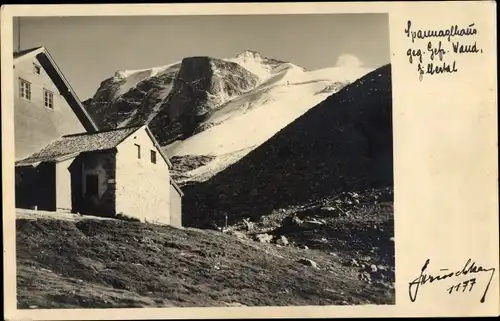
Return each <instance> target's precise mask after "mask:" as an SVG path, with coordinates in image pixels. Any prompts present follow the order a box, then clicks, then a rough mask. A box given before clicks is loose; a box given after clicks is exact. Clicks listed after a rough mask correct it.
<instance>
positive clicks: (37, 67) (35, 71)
mask: <svg viewBox="0 0 500 321" xmlns="http://www.w3.org/2000/svg"><path fill="white" fill-rule="evenodd" d="M33 72H34V73H35V74H37V75H39V74H40V73H41V72H42V68H41V67H40V66H39V65H37V64H33Z"/></svg>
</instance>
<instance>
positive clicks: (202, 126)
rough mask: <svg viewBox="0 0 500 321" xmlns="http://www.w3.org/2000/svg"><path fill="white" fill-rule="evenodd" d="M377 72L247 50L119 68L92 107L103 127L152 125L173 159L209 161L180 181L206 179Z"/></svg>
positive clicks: (88, 102)
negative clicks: (313, 66)
mask: <svg viewBox="0 0 500 321" xmlns="http://www.w3.org/2000/svg"><path fill="white" fill-rule="evenodd" d="M370 71H372V70H371V69H367V68H359V67H332V68H325V69H319V70H313V71H308V70H306V69H304V68H302V67H300V66H297V65H294V64H292V63H290V62H285V61H280V60H276V59H272V58H267V57H264V56H262V55H261V54H260V53H258V52H255V51H250V50H247V51H244V52H242V53H240V54H238V55H236V56H235V57H231V58H225V59H218V58H213V57H188V58H185V59H183V60H182V61H181V62H177V63H174V64H170V65H166V66H160V67H155V68H150V69H143V70H125V71H117V72H116V73H115V75H114V77H111V78H109V79H106V80H105V81H103V82H102V83H101V86H100V87H99V89H98V90H97V92H96V94H95V95H94V97H93V98H92V99H90V100H89V101H87V102H86V104H87V106H88V109H89V111H90V113H91V114H92V116H93V117H94V118H95V120H96V121H98V123H99V124H100V125H101V127H103V128H113V127H119V126H126V125H136V124H139V123H148V124H149V127H150V128H151V129H152V131H153V133H154V134H155V136H156V137H157V139H158V141H159V142H160V144H162V146H165V147H164V148H165V150H166V152H167V154H168V155H169V156H170V157H173V156H176V159H181V158H182V157H187V156H210V157H208V158H204V159H206V160H207V161H206V163H204V164H202V165H201V166H199V167H198V168H195V169H191V170H189V171H187V172H186V171H185V172H183V173H182V178H181V182H182V181H192V180H196V181H204V180H206V179H208V178H210V177H211V176H213V175H214V174H216V173H218V172H220V171H221V170H223V169H224V168H226V167H227V166H229V165H231V164H233V163H234V162H236V161H238V160H239V159H241V158H242V157H244V156H245V155H246V154H248V153H249V152H250V151H252V150H253V149H254V148H256V147H258V146H259V145H261V144H262V143H264V142H265V141H267V140H268V139H269V138H271V137H272V136H273V135H275V134H276V133H277V132H278V131H280V130H281V129H282V128H283V127H285V126H287V125H288V124H289V123H291V122H293V121H294V120H295V119H297V118H298V117H300V116H301V115H303V114H304V113H305V112H306V111H308V110H309V109H310V108H312V107H314V106H316V105H317V104H319V103H320V102H321V101H323V100H325V99H326V98H327V97H328V96H330V95H331V94H333V93H335V92H337V91H339V90H340V89H342V88H343V87H344V86H346V85H347V84H349V83H352V82H353V81H355V80H356V79H358V78H360V77H362V76H364V75H365V74H367V73H369V72H370Z"/></svg>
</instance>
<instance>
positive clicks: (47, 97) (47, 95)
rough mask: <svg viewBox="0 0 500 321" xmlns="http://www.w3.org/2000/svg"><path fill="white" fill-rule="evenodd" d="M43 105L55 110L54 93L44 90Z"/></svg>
mask: <svg viewBox="0 0 500 321" xmlns="http://www.w3.org/2000/svg"><path fill="white" fill-rule="evenodd" d="M43 104H44V105H45V107H47V108H50V109H54V93H53V92H51V91H49V90H46V89H44V90H43Z"/></svg>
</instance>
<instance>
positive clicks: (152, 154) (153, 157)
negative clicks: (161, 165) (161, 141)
mask: <svg viewBox="0 0 500 321" xmlns="http://www.w3.org/2000/svg"><path fill="white" fill-rule="evenodd" d="M151 163H153V164H156V152H155V151H154V150H152V151H151Z"/></svg>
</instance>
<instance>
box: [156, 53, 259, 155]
mask: <svg viewBox="0 0 500 321" xmlns="http://www.w3.org/2000/svg"><path fill="white" fill-rule="evenodd" d="M257 81H258V78H257V76H255V75H254V74H252V73H250V72H249V71H247V70H246V69H244V68H243V67H241V66H240V65H238V64H236V63H233V62H228V61H224V60H221V59H215V58H210V57H190V58H185V59H184V60H183V61H182V65H181V68H180V70H179V73H178V74H177V77H176V79H175V82H174V87H173V89H172V92H171V93H170V94H169V97H167V99H166V100H165V102H164V103H163V104H162V106H161V108H160V112H159V113H158V115H157V116H156V117H155V118H154V119H153V120H152V121H151V123H150V124H149V127H150V128H151V130H152V131H153V132H154V133H155V134H156V136H157V139H158V141H159V142H160V144H161V145H166V144H169V143H171V142H173V141H174V140H176V139H185V138H188V137H189V136H190V135H191V134H192V133H193V132H194V131H195V129H196V127H197V126H198V124H199V123H200V122H201V121H202V120H203V119H205V117H206V116H207V115H208V114H209V113H210V111H211V110H213V109H214V108H217V107H218V106H220V105H221V104H223V103H224V102H225V101H227V100H228V99H230V98H231V97H235V96H238V95H240V94H242V93H243V92H245V91H247V90H249V89H252V88H253V87H255V85H257Z"/></svg>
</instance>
